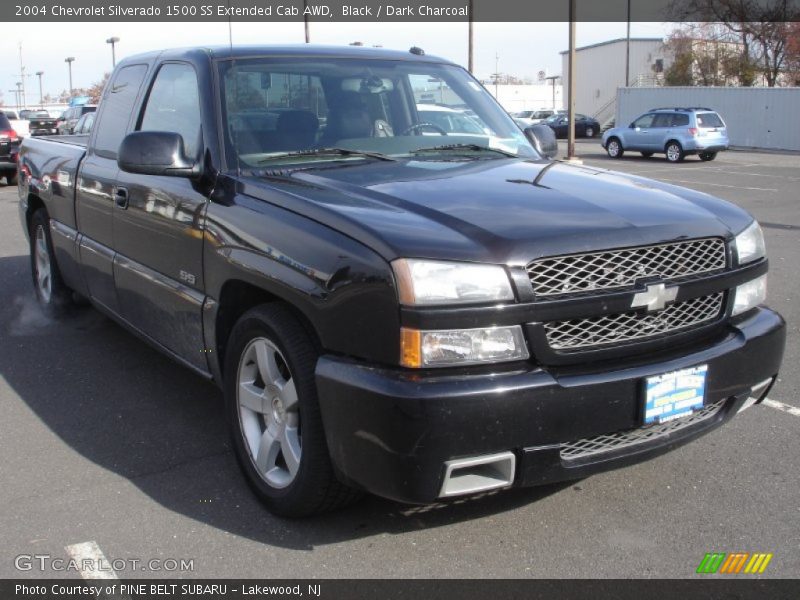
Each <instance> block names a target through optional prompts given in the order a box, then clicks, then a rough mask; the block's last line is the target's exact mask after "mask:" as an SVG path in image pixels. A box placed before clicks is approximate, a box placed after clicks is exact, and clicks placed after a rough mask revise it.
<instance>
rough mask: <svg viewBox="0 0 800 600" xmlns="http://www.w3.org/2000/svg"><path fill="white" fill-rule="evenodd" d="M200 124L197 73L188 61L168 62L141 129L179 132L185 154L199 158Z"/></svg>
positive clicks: (156, 85) (157, 83)
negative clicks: (185, 62)
mask: <svg viewBox="0 0 800 600" xmlns="http://www.w3.org/2000/svg"><path fill="white" fill-rule="evenodd" d="M200 125H201V118H200V94H199V91H198V87H197V74H196V73H195V71H194V69H193V68H192V67H191V66H190V65H187V64H182V63H167V64H165V65H164V66H163V67H161V69H159V71H158V75H156V79H155V81H154V82H153V87H152V88H151V89H150V94H149V95H148V98H147V104H146V106H145V109H144V114H143V115H142V121H141V124H140V125H139V131H169V132H172V133H179V134H180V135H181V137H182V138H183V144H184V150H185V152H186V156H189V157H193V158H196V157H197V155H198V152H199V148H200V141H201V129H200Z"/></svg>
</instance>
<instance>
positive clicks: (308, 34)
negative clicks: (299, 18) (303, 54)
mask: <svg viewBox="0 0 800 600" xmlns="http://www.w3.org/2000/svg"><path fill="white" fill-rule="evenodd" d="M307 10H308V0H303V25H304V27H305V30H306V44H310V43H311V25H310V24H309V22H308V13H307V12H306V11H307Z"/></svg>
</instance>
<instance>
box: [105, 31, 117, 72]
mask: <svg viewBox="0 0 800 600" xmlns="http://www.w3.org/2000/svg"><path fill="white" fill-rule="evenodd" d="M118 41H119V38H118V37H117V36H114V37H110V38H108V39H107V40H106V44H111V66H112V67H116V66H117V53H116V50H115V48H114V46H115V44H116V43H117V42H118Z"/></svg>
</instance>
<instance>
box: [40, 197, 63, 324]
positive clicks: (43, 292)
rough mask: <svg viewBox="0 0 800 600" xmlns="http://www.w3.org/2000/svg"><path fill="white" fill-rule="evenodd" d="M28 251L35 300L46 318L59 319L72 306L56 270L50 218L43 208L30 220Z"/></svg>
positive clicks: (56, 264)
mask: <svg viewBox="0 0 800 600" xmlns="http://www.w3.org/2000/svg"><path fill="white" fill-rule="evenodd" d="M30 249H31V274H32V275H33V288H34V290H35V291H36V299H37V300H38V301H39V305H40V306H41V307H42V310H43V311H44V312H45V313H47V314H48V315H49V316H51V317H60V316H63V315H64V313H65V312H66V311H67V309H68V308H69V306H70V304H71V302H72V290H71V289H70V288H68V287H67V286H66V284H65V283H64V280H63V279H62V278H61V272H60V271H59V270H58V263H56V257H55V253H54V252H53V240H52V238H51V237H50V218H49V217H48V216H47V211H46V210H45V209H43V208H40V209H39V210H37V211H36V212H35V213H33V216H32V217H31V224H30Z"/></svg>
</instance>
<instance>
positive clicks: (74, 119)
mask: <svg viewBox="0 0 800 600" xmlns="http://www.w3.org/2000/svg"><path fill="white" fill-rule="evenodd" d="M96 110H97V105H96V104H82V105H80V106H70V107H69V108H68V109H67V110H66V111H64V114H63V115H62V116H61V117H59V118H58V133H60V134H61V135H70V134H72V133H73V132H74V129H75V125H77V123H78V120H79V119H80V118H81V117H82V116H83V115H85V114H86V113H90V112H95V111H96Z"/></svg>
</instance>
